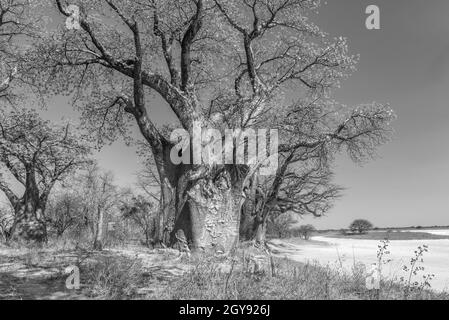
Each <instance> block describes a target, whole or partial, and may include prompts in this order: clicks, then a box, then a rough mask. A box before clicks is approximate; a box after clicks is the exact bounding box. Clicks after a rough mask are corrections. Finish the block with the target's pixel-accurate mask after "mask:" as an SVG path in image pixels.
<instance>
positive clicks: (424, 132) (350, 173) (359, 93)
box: [47, 0, 449, 228]
mask: <svg viewBox="0 0 449 320" xmlns="http://www.w3.org/2000/svg"><path fill="white" fill-rule="evenodd" d="M370 4H375V5H377V6H379V8H380V14H381V30H367V29H366V28H365V19H366V17H367V15H366V14H365V9H366V7H367V6H368V5H370ZM448 14H449V1H447V0H432V1H422V0H372V1H365V0H328V3H327V4H326V5H324V6H323V8H322V9H321V10H320V15H319V16H318V18H317V22H318V24H319V25H320V26H321V28H322V29H323V30H324V31H327V32H329V33H330V34H331V35H332V36H340V35H342V36H345V37H348V38H349V44H350V47H351V50H352V52H353V53H359V54H360V55H361V61H360V64H359V66H358V71H357V72H356V73H355V74H354V75H353V76H352V77H351V78H350V79H349V80H347V81H346V82H345V83H344V85H343V87H342V89H340V90H339V91H338V92H337V95H336V98H337V99H338V100H339V101H341V102H343V103H345V104H348V105H356V104H360V103H367V102H372V101H377V102H385V103H390V104H391V106H392V108H393V109H394V110H395V111H396V112H397V114H398V120H397V121H396V122H395V123H394V126H395V130H396V136H395V139H394V141H393V142H392V143H390V144H389V145H387V146H385V147H382V148H381V149H379V159H377V160H375V161H372V162H370V163H368V164H366V165H365V166H363V167H359V166H357V165H354V164H353V163H351V162H350V161H349V160H348V159H346V158H341V159H339V160H338V163H337V168H336V169H337V176H336V182H337V183H339V184H341V185H342V186H344V187H346V189H347V190H346V191H345V195H344V197H343V198H342V199H341V200H340V201H339V202H338V203H337V205H336V206H335V208H334V209H333V210H332V211H331V212H329V214H328V216H327V217H325V218H322V219H311V218H306V219H304V220H305V221H304V223H306V222H307V223H309V222H312V223H313V224H314V225H316V226H317V227H319V228H342V227H346V226H348V225H349V223H350V222H351V221H352V220H353V219H356V218H367V219H369V220H370V221H372V222H373V223H374V224H375V225H376V226H411V225H426V226H427V225H449V209H448V199H449V186H448V184H449V145H448V142H447V138H448V137H449V126H448V125H447V124H448V123H449V121H448V120H449V19H448V18H447V15H448ZM160 109H161V108H158V107H155V108H154V109H153V110H152V113H151V114H152V117H154V118H155V119H156V122H160V121H163V120H164V119H165V118H166V113H165V112H164V111H162V110H160ZM50 114H51V116H49V115H50ZM76 115H77V114H76V113H75V112H74V111H73V110H71V108H70V106H69V105H68V104H67V103H66V102H65V101H64V100H62V99H55V100H54V102H53V103H51V106H50V108H49V113H48V114H47V116H48V117H49V118H51V119H52V120H55V119H60V118H61V117H62V116H65V117H72V116H75V117H76ZM98 159H99V161H100V164H101V166H102V167H103V168H105V169H107V170H111V171H113V172H114V174H115V176H116V179H117V182H118V183H120V184H121V185H123V186H128V185H129V186H131V185H132V184H133V182H134V181H135V173H136V171H137V170H138V168H139V163H138V159H137V157H136V155H135V153H134V150H133V149H131V148H128V147H126V146H124V144H123V143H121V142H118V143H115V144H114V145H113V146H111V147H106V148H105V149H104V150H102V152H101V153H100V154H99V155H98Z"/></svg>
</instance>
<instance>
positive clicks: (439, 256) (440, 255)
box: [273, 230, 449, 291]
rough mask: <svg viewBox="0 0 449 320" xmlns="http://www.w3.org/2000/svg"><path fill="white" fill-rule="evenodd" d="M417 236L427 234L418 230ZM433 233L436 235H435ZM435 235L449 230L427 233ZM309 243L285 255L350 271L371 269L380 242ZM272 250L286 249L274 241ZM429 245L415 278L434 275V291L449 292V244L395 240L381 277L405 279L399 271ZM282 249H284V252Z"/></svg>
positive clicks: (295, 246)
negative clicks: (360, 267)
mask: <svg viewBox="0 0 449 320" xmlns="http://www.w3.org/2000/svg"><path fill="white" fill-rule="evenodd" d="M420 232H427V231H424V230H421V231H420ZM434 232H435V233H434ZM429 233H433V234H438V235H449V230H436V231H429ZM312 240H313V241H311V242H310V243H307V242H306V243H305V242H301V243H299V244H298V243H295V242H292V243H289V244H288V248H287V251H285V250H284V252H285V255H286V256H288V257H289V258H290V259H293V260H296V261H300V262H307V261H309V262H319V263H320V264H325V265H326V264H329V265H333V266H337V267H343V268H344V269H350V268H351V267H352V266H353V265H354V261H355V262H361V263H363V264H365V265H366V266H370V265H371V264H373V263H375V262H376V260H377V257H376V255H377V251H378V245H379V244H380V242H379V241H376V240H359V239H336V238H327V237H314V238H313V239H312ZM273 244H275V246H285V244H284V245H283V244H282V242H281V241H277V240H274V241H273ZM422 245H428V246H429V252H427V253H426V254H425V256H424V263H423V264H422V265H423V266H424V267H425V270H424V272H421V273H420V274H418V276H417V277H416V279H417V280H418V281H419V280H420V278H421V279H422V276H423V275H424V274H435V278H434V280H433V281H432V282H431V284H432V288H433V289H435V290H441V291H449V240H406V241H402V240H398V241H391V242H390V252H391V254H390V255H389V256H388V259H391V260H392V261H391V262H390V263H388V264H387V265H386V266H384V275H385V276H387V277H389V278H399V277H401V276H402V275H404V273H403V271H402V267H403V266H404V265H409V263H410V259H411V258H412V257H413V255H414V251H415V250H416V249H417V247H418V246H422ZM284 249H285V248H284Z"/></svg>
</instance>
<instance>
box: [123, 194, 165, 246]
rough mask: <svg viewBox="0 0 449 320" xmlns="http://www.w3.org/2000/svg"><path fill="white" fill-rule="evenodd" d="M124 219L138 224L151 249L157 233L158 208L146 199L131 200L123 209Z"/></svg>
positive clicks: (140, 197)
mask: <svg viewBox="0 0 449 320" xmlns="http://www.w3.org/2000/svg"><path fill="white" fill-rule="evenodd" d="M122 212H123V217H124V218H125V219H127V220H131V221H132V222H133V223H134V224H136V225H137V226H138V227H139V229H140V230H141V231H142V232H143V234H144V236H145V245H146V246H147V247H149V246H150V245H151V242H152V240H153V238H154V235H155V231H156V218H157V213H158V212H157V206H156V205H155V204H154V203H153V202H150V201H147V200H145V198H144V197H142V196H139V197H135V198H133V199H132V200H131V202H130V203H127V204H125V205H124V206H123V208H122Z"/></svg>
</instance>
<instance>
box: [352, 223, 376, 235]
mask: <svg viewBox="0 0 449 320" xmlns="http://www.w3.org/2000/svg"><path fill="white" fill-rule="evenodd" d="M372 228H373V224H372V223H371V222H369V221H368V220H364V219H358V220H355V221H354V222H353V223H351V225H350V226H349V229H350V230H351V231H352V232H358V233H360V234H363V233H366V232H367V231H368V230H370V229H372Z"/></svg>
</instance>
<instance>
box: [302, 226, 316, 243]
mask: <svg viewBox="0 0 449 320" xmlns="http://www.w3.org/2000/svg"><path fill="white" fill-rule="evenodd" d="M315 231H316V229H315V227H314V226H312V225H311V224H307V225H305V226H300V227H299V228H298V233H299V236H300V237H301V238H303V239H304V240H309V239H310V237H311V236H312V234H313V232H315Z"/></svg>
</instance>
